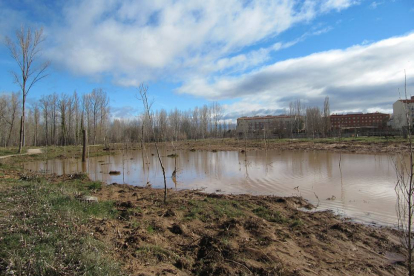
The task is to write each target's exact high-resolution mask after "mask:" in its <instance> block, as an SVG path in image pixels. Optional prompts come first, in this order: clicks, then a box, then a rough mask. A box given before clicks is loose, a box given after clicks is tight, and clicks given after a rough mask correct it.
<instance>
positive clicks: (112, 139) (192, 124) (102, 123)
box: [0, 88, 234, 147]
mask: <svg viewBox="0 0 414 276" xmlns="http://www.w3.org/2000/svg"><path fill="white" fill-rule="evenodd" d="M25 113H26V114H25V117H26V120H25V122H24V124H25V127H24V131H25V135H24V139H25V140H24V144H25V145H27V146H45V145H62V146H63V145H79V144H81V143H82V130H83V129H86V131H87V135H88V141H89V144H107V143H124V142H134V143H139V142H141V141H143V142H152V141H155V140H156V141H157V142H163V141H178V140H185V139H205V138H211V137H214V138H222V137H231V136H232V135H233V132H234V131H233V129H234V126H233V125H232V124H231V123H230V122H228V123H226V122H225V121H224V120H223V108H222V107H221V105H220V104H218V103H212V104H211V105H210V106H207V105H204V106H202V107H195V108H194V109H190V110H187V111H180V110H178V109H174V110H171V111H169V112H167V111H166V110H165V109H161V110H157V111H155V112H152V113H151V117H152V118H153V120H152V123H150V122H149V121H148V116H146V115H145V113H144V112H142V114H140V115H139V116H137V117H135V118H132V119H113V120H111V114H110V107H109V98H108V96H107V94H106V93H105V92H104V91H103V90H102V89H99V88H98V89H94V90H93V91H92V92H91V93H88V94H84V95H79V94H78V93H77V92H76V91H75V92H73V93H72V94H57V93H53V94H49V95H44V96H42V97H41V98H40V100H39V101H32V102H31V103H29V104H28V106H27V107H26V110H25ZM21 116H22V104H21V98H20V96H19V93H9V94H2V95H0V128H1V129H2V131H1V132H0V145H1V146H3V147H8V146H17V145H19V130H20V118H21Z"/></svg>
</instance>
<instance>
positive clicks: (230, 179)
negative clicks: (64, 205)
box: [25, 150, 396, 225]
mask: <svg viewBox="0 0 414 276" xmlns="http://www.w3.org/2000/svg"><path fill="white" fill-rule="evenodd" d="M171 153H172V152H171V151H165V150H164V151H163V152H162V156H163V157H162V158H163V162H164V166H165V168H166V174H167V185H168V187H169V188H174V189H201V190H203V191H205V192H209V193H227V194H230V193H231V194H241V193H247V194H253V195H277V196H292V195H295V196H296V195H300V196H303V197H304V198H305V199H307V200H308V201H310V202H311V203H312V204H314V205H318V208H317V209H318V210H324V209H330V210H333V211H334V212H336V213H339V214H342V215H345V216H348V217H351V218H354V219H356V220H360V221H363V222H367V223H371V222H374V223H379V224H391V225H393V224H395V223H396V212H395V203H396V195H395V191H394V186H395V183H396V173H395V169H394V163H393V161H392V159H391V158H390V156H388V155H374V154H341V155H340V154H339V153H333V152H324V151H315V152H313V151H310V152H306V151H284V152H281V151H267V152H266V151H251V152H248V153H247V161H246V160H245V159H246V158H245V155H244V154H242V153H240V152H237V151H220V152H207V151H196V152H190V151H177V154H178V157H177V158H176V159H175V158H171V157H167V155H168V154H171ZM152 154H154V155H152ZM147 156H148V157H146V155H144V159H143V155H142V152H141V151H129V152H127V153H124V154H122V153H120V154H118V155H115V156H102V157H95V158H89V159H88V161H87V163H86V164H83V165H82V162H81V161H80V160H76V159H65V160H60V159H56V160H49V161H47V162H45V161H43V162H42V161H39V162H32V163H26V164H25V169H28V170H33V171H47V172H49V173H57V174H63V173H66V174H68V173H74V172H86V173H88V175H89V177H90V178H91V179H93V180H101V181H103V182H106V183H127V184H131V185H137V186H145V185H147V183H150V184H151V186H152V187H154V188H161V187H163V177H162V172H161V169H160V165H159V163H158V159H157V156H156V153H155V150H148V151H147ZM147 160H148V162H147ZM175 161H176V165H175ZM339 162H340V163H341V166H340V167H339ZM175 166H176V167H177V174H176V178H175V179H174V178H172V177H171V175H172V173H173V171H174V168H175ZM109 171H119V172H120V174H119V175H110V174H109ZM174 180H175V181H174ZM318 198H319V200H318ZM328 198H330V199H329V200H328Z"/></svg>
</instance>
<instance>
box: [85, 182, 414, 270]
mask: <svg viewBox="0 0 414 276" xmlns="http://www.w3.org/2000/svg"><path fill="white" fill-rule="evenodd" d="M162 193H163V191H161V190H156V189H150V188H138V187H132V186H128V185H109V186H107V187H104V188H102V190H100V191H99V192H98V193H97V196H98V197H99V198H100V199H102V200H113V201H114V202H116V204H115V206H116V208H117V209H118V212H119V215H118V219H117V220H113V221H100V220H93V221H91V222H90V225H89V227H90V229H91V231H92V232H94V236H95V237H96V238H98V239H100V240H103V241H105V242H107V243H111V244H112V245H113V246H114V247H115V248H116V251H115V254H116V256H117V258H118V259H119V260H120V261H121V263H123V264H124V268H125V269H126V271H127V272H129V273H136V272H137V271H140V273H142V275H157V274H160V275H161V274H162V275H188V274H197V275H404V274H405V273H406V271H405V269H404V267H403V266H402V264H401V261H395V260H396V259H398V260H400V259H401V256H402V255H401V254H402V253H403V252H402V249H401V247H400V244H399V238H398V232H397V231H395V230H392V229H387V228H373V227H368V226H364V225H360V224H355V223H351V222H345V221H343V220H341V219H340V218H339V217H336V216H334V215H333V214H332V213H331V212H318V213H307V212H306V213H305V212H301V211H298V210H297V208H298V207H304V206H307V205H308V204H307V202H306V201H304V200H303V199H301V198H277V197H266V196H257V197H256V196H249V195H238V196H235V195H220V196H218V195H207V194H203V193H200V192H193V191H180V192H175V191H169V197H168V203H167V204H166V205H164V204H163V201H162V200H163V194H162ZM390 256H391V257H390Z"/></svg>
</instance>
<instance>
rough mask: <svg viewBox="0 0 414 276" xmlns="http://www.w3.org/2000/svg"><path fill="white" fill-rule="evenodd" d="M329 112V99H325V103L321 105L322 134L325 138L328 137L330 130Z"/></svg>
mask: <svg viewBox="0 0 414 276" xmlns="http://www.w3.org/2000/svg"><path fill="white" fill-rule="evenodd" d="M330 116H331V110H330V107H329V97H328V96H326V97H325V101H324V103H323V134H324V135H325V137H327V136H328V134H329V132H330V130H331V117H330Z"/></svg>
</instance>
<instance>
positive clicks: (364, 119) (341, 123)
mask: <svg viewBox="0 0 414 276" xmlns="http://www.w3.org/2000/svg"><path fill="white" fill-rule="evenodd" d="M389 119H390V114H385V113H379V112H375V113H365V114H363V113H349V114H345V115H337V114H333V115H331V116H330V120H331V127H332V129H334V130H335V129H384V128H386V127H387V122H388V121H389Z"/></svg>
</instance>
